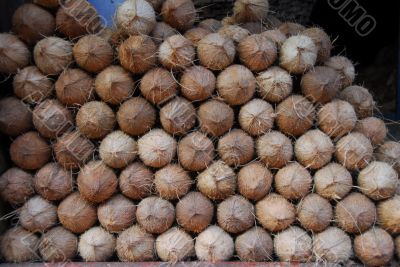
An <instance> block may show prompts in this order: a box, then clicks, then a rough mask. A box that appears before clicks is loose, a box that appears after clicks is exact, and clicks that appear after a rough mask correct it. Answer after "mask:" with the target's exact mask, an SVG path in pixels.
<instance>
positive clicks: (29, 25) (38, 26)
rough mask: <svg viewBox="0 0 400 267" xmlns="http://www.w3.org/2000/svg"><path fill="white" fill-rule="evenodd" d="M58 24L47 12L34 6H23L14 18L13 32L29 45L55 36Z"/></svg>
mask: <svg viewBox="0 0 400 267" xmlns="http://www.w3.org/2000/svg"><path fill="white" fill-rule="evenodd" d="M55 28H56V22H55V20H54V16H53V15H52V14H51V13H50V12H49V11H47V10H45V9H43V8H41V7H39V6H37V5H34V4H23V5H21V6H19V7H18V8H17V10H15V12H14V15H13V17H12V30H13V32H15V34H16V35H18V37H19V38H21V40H23V41H24V42H25V43H27V44H29V45H34V44H35V43H36V42H37V41H39V40H41V39H43V38H45V37H46V36H51V35H53V34H54V31H55Z"/></svg>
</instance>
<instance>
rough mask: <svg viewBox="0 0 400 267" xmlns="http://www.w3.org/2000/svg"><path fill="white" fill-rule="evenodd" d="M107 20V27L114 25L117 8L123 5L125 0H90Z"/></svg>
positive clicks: (104, 19)
mask: <svg viewBox="0 0 400 267" xmlns="http://www.w3.org/2000/svg"><path fill="white" fill-rule="evenodd" d="M88 2H89V3H91V4H92V5H93V6H94V7H95V8H96V10H97V12H98V13H99V15H100V16H101V17H102V18H103V21H105V22H106V24H107V25H106V26H107V27H112V26H113V25H114V22H113V21H114V14H115V10H116V9H117V7H118V6H119V5H121V4H122V3H123V2H125V0H88Z"/></svg>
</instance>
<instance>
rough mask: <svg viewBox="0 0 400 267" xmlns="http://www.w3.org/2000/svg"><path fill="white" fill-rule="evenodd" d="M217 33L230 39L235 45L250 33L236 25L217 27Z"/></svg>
mask: <svg viewBox="0 0 400 267" xmlns="http://www.w3.org/2000/svg"><path fill="white" fill-rule="evenodd" d="M218 33H219V34H220V35H222V36H224V37H226V38H229V39H232V40H233V41H234V44H235V45H237V44H238V43H239V42H240V41H242V40H243V39H245V38H246V37H247V36H250V35H251V33H250V31H249V30H247V29H245V28H242V27H240V26H238V25H224V26H223V27H222V28H221V29H219V31H218Z"/></svg>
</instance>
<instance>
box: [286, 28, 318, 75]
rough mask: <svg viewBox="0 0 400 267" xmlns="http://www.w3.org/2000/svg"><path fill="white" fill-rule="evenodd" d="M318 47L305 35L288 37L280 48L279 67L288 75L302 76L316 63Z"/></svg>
mask: <svg viewBox="0 0 400 267" xmlns="http://www.w3.org/2000/svg"><path fill="white" fill-rule="evenodd" d="M317 56H318V47H317V46H316V45H315V44H314V42H313V40H312V39H311V38H310V37H308V36H306V35H295V36H292V37H289V38H288V39H287V40H286V41H285V42H284V43H283V45H282V47H281V53H280V58H279V61H280V66H281V67H282V68H284V69H285V70H287V71H288V72H290V73H294V74H303V73H304V72H306V71H308V70H309V69H311V68H312V67H313V66H314V65H315V63H316V62H317Z"/></svg>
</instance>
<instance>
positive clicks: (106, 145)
mask: <svg viewBox="0 0 400 267" xmlns="http://www.w3.org/2000/svg"><path fill="white" fill-rule="evenodd" d="M99 151H100V158H101V159H102V161H103V162H104V163H105V164H106V165H108V166H109V167H111V168H115V169H120V168H124V167H126V166H128V165H129V163H131V162H132V161H133V160H134V159H135V158H136V154H137V145H136V141H135V140H134V139H133V138H131V137H130V136H129V135H127V134H124V133H123V132H121V131H115V132H112V133H110V134H109V135H107V136H106V137H105V138H104V139H103V140H102V141H101V144H100V147H99Z"/></svg>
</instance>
